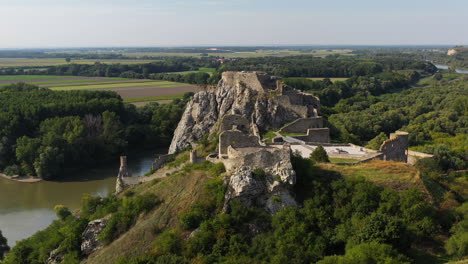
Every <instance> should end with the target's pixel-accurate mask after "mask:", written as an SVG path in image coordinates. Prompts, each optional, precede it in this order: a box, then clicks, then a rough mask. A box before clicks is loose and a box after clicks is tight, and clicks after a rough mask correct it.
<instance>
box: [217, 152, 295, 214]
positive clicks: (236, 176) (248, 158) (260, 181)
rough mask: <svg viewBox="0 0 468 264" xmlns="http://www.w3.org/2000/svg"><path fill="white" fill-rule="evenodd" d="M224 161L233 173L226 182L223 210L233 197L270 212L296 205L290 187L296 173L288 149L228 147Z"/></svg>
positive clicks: (227, 208) (227, 206) (292, 184)
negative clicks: (227, 158)
mask: <svg viewBox="0 0 468 264" xmlns="http://www.w3.org/2000/svg"><path fill="white" fill-rule="evenodd" d="M229 152H230V153H229V156H230V158H229V160H228V161H226V162H225V164H226V165H228V166H227V169H228V172H229V171H232V170H234V171H233V172H232V174H231V176H230V178H229V181H228V190H227V192H226V196H225V204H224V209H225V210H226V211H227V210H229V203H230V202H231V201H232V200H240V201H241V202H242V203H243V204H244V205H246V206H259V207H262V208H264V209H265V210H266V211H268V212H269V213H271V214H274V213H276V212H278V211H279V210H280V209H281V207H284V206H296V205H297V204H296V201H295V199H294V197H293V195H292V191H291V190H292V187H293V186H294V184H295V183H296V173H295V171H294V170H293V168H292V164H291V161H290V149H289V147H284V148H283V149H276V148H268V147H261V148H247V149H236V150H235V149H233V148H230V149H229Z"/></svg>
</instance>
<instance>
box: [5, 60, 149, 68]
mask: <svg viewBox="0 0 468 264" xmlns="http://www.w3.org/2000/svg"><path fill="white" fill-rule="evenodd" d="M96 62H102V63H109V64H115V63H121V64H138V63H149V62H152V61H151V60H137V59H134V60H107V59H95V60H94V59H93V60H88V59H83V60H74V59H72V60H71V62H70V63H76V64H94V63H96ZM62 64H68V62H66V61H65V58H38V59H31V58H0V67H21V66H55V65H62Z"/></svg>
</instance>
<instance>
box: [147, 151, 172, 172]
mask: <svg viewBox="0 0 468 264" xmlns="http://www.w3.org/2000/svg"><path fill="white" fill-rule="evenodd" d="M172 157H174V155H173V154H166V155H160V156H159V157H157V158H156V159H155V160H154V161H153V166H152V167H151V169H152V170H153V171H157V170H159V169H160V168H162V167H164V166H165V165H166V163H167V161H168V160H170V159H171V158H172Z"/></svg>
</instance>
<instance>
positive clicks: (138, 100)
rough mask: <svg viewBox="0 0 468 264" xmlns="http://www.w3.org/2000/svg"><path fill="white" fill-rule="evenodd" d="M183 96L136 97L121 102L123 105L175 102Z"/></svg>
mask: <svg viewBox="0 0 468 264" xmlns="http://www.w3.org/2000/svg"><path fill="white" fill-rule="evenodd" d="M183 97H184V95H183V94H176V95H161V96H148V97H138V98H125V99H123V101H124V102H125V103H138V102H152V101H161V100H175V99H182V98H183Z"/></svg>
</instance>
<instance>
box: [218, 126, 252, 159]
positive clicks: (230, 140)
mask: <svg viewBox="0 0 468 264" xmlns="http://www.w3.org/2000/svg"><path fill="white" fill-rule="evenodd" d="M229 146H232V147H233V148H247V147H260V146H261V145H260V140H259V138H258V137H257V136H250V135H246V134H244V133H243V132H242V131H239V130H230V131H224V132H223V133H221V135H219V155H220V156H221V155H226V154H227V149H228V147H229Z"/></svg>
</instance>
